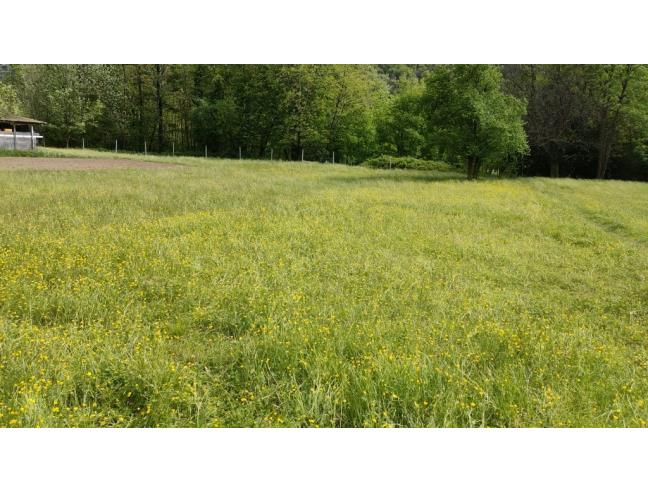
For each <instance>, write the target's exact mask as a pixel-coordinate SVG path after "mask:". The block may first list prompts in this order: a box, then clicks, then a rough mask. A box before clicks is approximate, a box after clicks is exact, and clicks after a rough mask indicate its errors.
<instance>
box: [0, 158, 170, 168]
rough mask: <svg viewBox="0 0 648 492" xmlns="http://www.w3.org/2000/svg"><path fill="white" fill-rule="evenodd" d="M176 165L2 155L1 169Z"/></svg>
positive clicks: (119, 160) (118, 160) (117, 160)
mask: <svg viewBox="0 0 648 492" xmlns="http://www.w3.org/2000/svg"><path fill="white" fill-rule="evenodd" d="M163 167H175V164H164V163H161V162H144V161H132V160H128V159H68V158H58V157H51V158H50V157H0V170H4V169H9V170H23V169H25V170H29V169H32V170H46V171H77V170H78V171H89V170H93V169H132V168H148V169H157V168H163Z"/></svg>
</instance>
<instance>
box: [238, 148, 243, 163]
mask: <svg viewBox="0 0 648 492" xmlns="http://www.w3.org/2000/svg"><path fill="white" fill-rule="evenodd" d="M242 155H243V154H242V153H241V146H240V145H239V161H240V160H241V159H242Z"/></svg>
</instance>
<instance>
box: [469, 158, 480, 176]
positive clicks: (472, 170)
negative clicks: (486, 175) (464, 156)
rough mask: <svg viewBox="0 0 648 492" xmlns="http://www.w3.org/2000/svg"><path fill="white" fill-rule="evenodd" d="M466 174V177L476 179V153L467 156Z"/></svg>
mask: <svg viewBox="0 0 648 492" xmlns="http://www.w3.org/2000/svg"><path fill="white" fill-rule="evenodd" d="M466 175H467V177H468V179H477V176H478V175H479V157H477V156H476V155H471V156H470V157H468V165H467V172H466Z"/></svg>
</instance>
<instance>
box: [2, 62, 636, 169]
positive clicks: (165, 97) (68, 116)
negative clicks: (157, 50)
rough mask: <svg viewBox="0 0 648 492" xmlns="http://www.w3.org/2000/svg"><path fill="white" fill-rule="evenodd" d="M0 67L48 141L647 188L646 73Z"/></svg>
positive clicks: (19, 107)
mask: <svg viewBox="0 0 648 492" xmlns="http://www.w3.org/2000/svg"><path fill="white" fill-rule="evenodd" d="M2 67H4V68H3V70H2V71H0V113H22V114H25V115H27V116H31V117H34V118H38V119H42V120H44V121H47V122H48V125H47V127H46V128H45V129H44V134H45V137H46V142H47V144H48V145H53V146H63V147H64V146H80V145H81V142H82V140H83V141H84V142H85V143H86V145H87V146H91V147H94V148H113V147H114V144H115V140H117V141H118V143H119V148H121V149H125V150H133V151H142V150H143V146H144V142H146V143H147V145H148V149H150V150H152V151H154V152H159V153H169V152H170V151H171V149H172V148H173V149H175V151H176V152H178V153H186V154H202V153H203V151H204V149H205V147H207V148H208V149H209V153H210V155H214V156H222V157H236V156H238V155H239V152H240V153H241V154H242V155H244V156H245V157H249V158H269V157H270V156H271V155H272V156H273V157H274V158H275V159H285V160H299V159H301V157H302V155H305V158H306V159H307V160H314V161H330V160H332V159H335V161H336V162H343V163H347V164H359V163H361V162H363V161H365V160H367V159H369V158H371V157H375V156H379V155H390V156H395V157H399V156H400V157H405V156H407V157H416V158H420V159H428V160H443V161H446V162H449V163H452V164H455V165H457V166H463V167H464V168H465V169H466V172H467V176H468V177H469V178H475V177H477V176H479V175H481V174H485V173H495V174H500V175H502V174H504V175H526V176H531V175H539V176H553V177H560V176H571V177H580V178H617V179H643V180H647V179H648V124H647V123H648V100H647V98H648V70H647V67H646V66H643V65H155V64H154V65H12V66H10V67H8V66H2ZM334 156H335V157H334Z"/></svg>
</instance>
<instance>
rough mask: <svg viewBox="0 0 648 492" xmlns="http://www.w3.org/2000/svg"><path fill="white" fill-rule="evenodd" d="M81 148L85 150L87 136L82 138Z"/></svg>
mask: <svg viewBox="0 0 648 492" xmlns="http://www.w3.org/2000/svg"><path fill="white" fill-rule="evenodd" d="M81 148H82V149H83V150H85V138H82V139H81Z"/></svg>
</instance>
